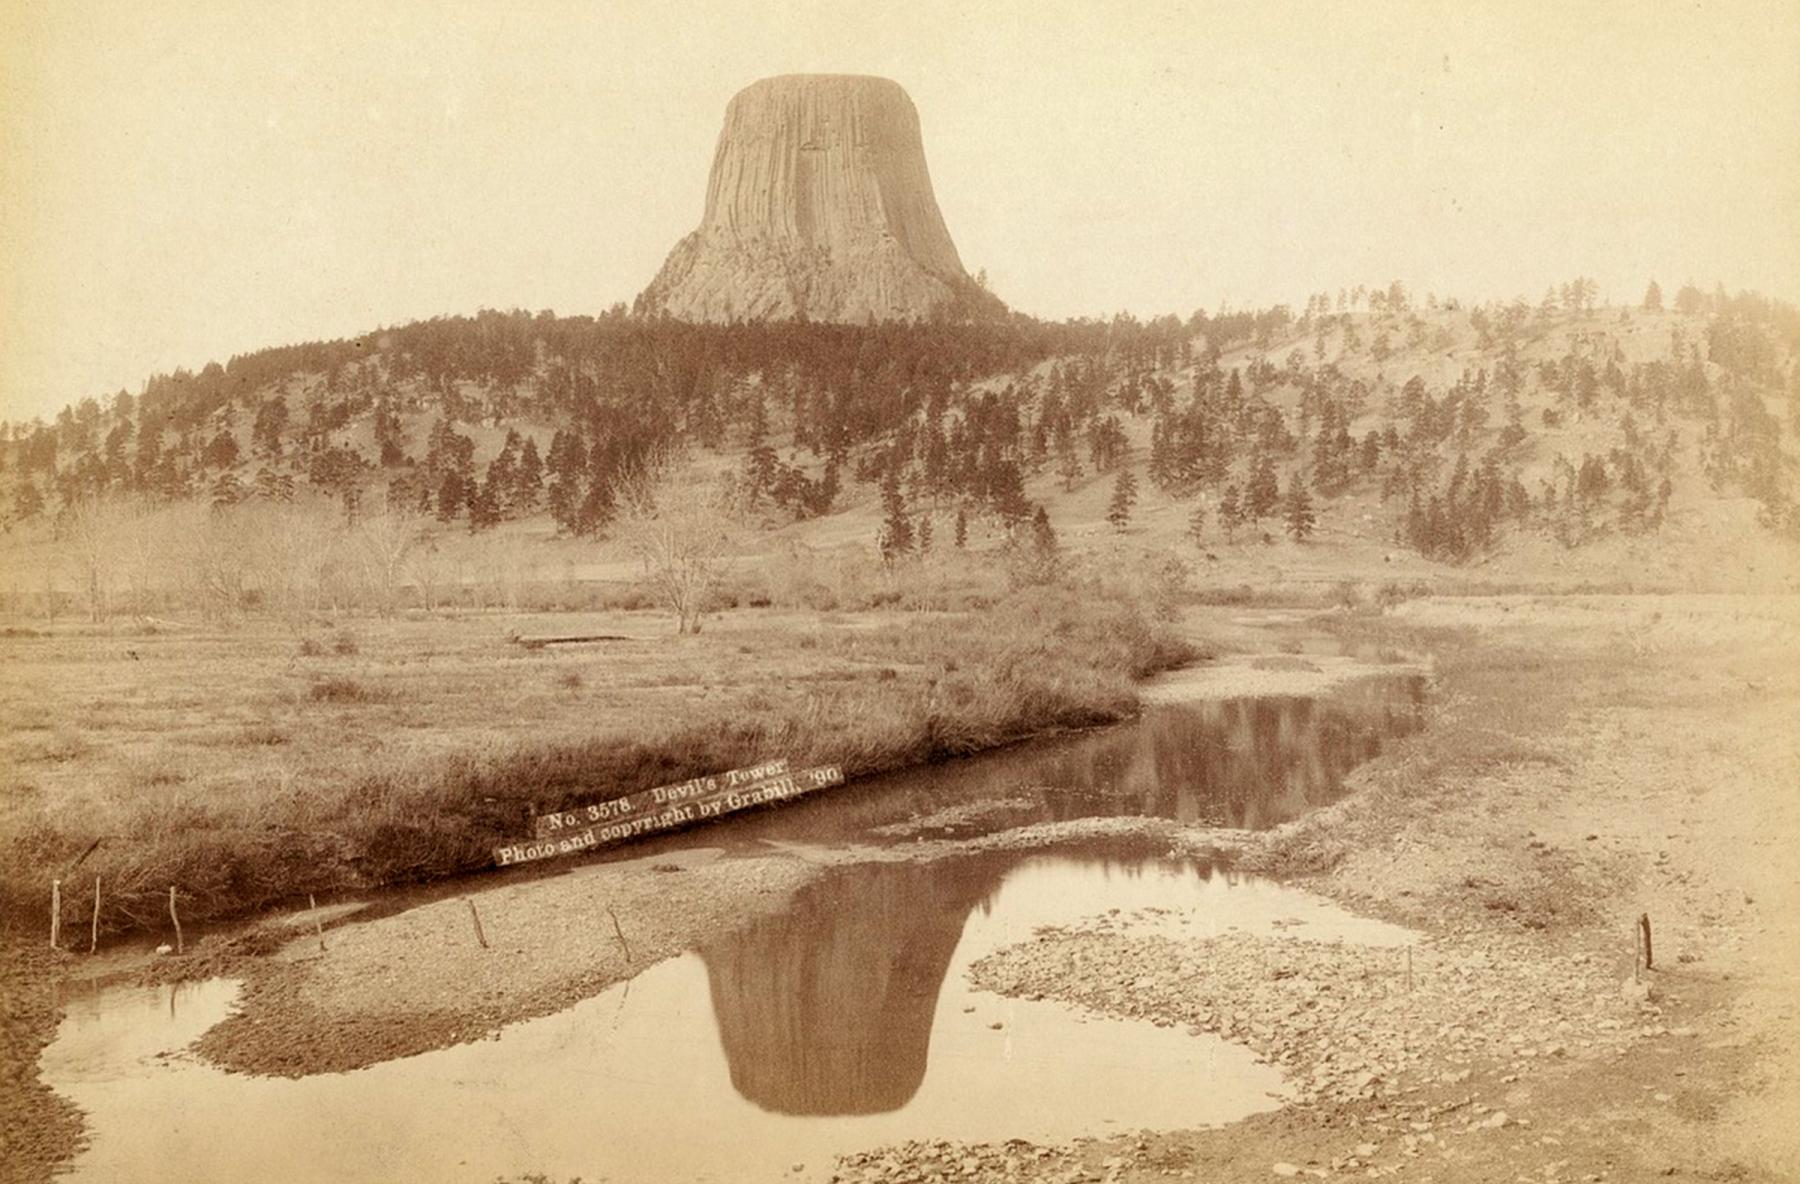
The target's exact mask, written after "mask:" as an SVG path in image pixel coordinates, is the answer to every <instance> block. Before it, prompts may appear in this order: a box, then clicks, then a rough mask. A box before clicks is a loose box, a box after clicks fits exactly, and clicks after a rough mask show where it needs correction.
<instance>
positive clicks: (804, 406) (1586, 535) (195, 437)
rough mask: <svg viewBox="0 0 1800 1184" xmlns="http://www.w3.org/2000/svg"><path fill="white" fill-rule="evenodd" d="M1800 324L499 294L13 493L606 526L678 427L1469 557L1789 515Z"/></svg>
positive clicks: (1437, 303)
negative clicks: (874, 319)
mask: <svg viewBox="0 0 1800 1184" xmlns="http://www.w3.org/2000/svg"><path fill="white" fill-rule="evenodd" d="M1797 354H1800V311H1797V310H1795V309H1794V308H1792V307H1790V306H1787V305H1784V304H1781V303H1778V302H1773V301H1770V300H1766V299H1763V298H1761V297H1758V296H1754V295H1748V294H1744V295H1738V296H1735V297H1733V296H1728V295H1727V294H1725V293H1724V292H1723V291H1722V290H1719V291H1715V292H1714V293H1711V294H1708V293H1705V292H1703V291H1701V290H1698V289H1696V288H1693V287H1691V286H1690V287H1685V288H1683V289H1681V290H1680V291H1679V292H1678V293H1677V294H1676V295H1675V296H1674V297H1673V298H1672V299H1669V300H1667V301H1666V302H1665V300H1664V298H1663V294H1662V292H1661V290H1660V289H1659V288H1658V287H1657V286H1656V285H1655V284H1652V285H1651V286H1650V288H1649V290H1648V291H1647V292H1646V293H1645V294H1644V296H1643V298H1642V300H1641V301H1638V302H1634V303H1633V304H1631V305H1629V306H1610V307H1605V306H1598V305H1597V304H1596V293H1595V288H1594V285H1593V284H1592V283H1591V281H1586V280H1575V281H1571V282H1569V283H1567V284H1564V285H1561V286H1560V287H1559V288H1555V289H1552V290H1551V291H1549V292H1547V293H1546V294H1545V296H1544V298H1543V299H1542V301H1540V302H1538V303H1536V304H1531V303H1528V302H1525V301H1517V302H1513V303H1510V304H1490V305H1482V306H1464V305H1460V304H1459V303H1458V302H1456V301H1454V300H1440V299H1438V298H1437V297H1435V296H1428V297H1426V298H1425V299H1424V300H1419V299H1417V298H1415V297H1413V296H1411V295H1410V294H1409V293H1408V292H1407V291H1406V290H1405V289H1404V288H1403V287H1402V286H1401V285H1399V284H1397V283H1396V284H1391V285H1389V286H1387V287H1385V288H1377V289H1364V288H1357V289H1354V290H1346V291H1340V292H1337V293H1335V294H1332V293H1321V294H1318V295H1315V296H1314V297H1312V298H1311V299H1310V300H1308V302H1307V303H1306V306H1305V307H1304V309H1302V310H1301V311H1300V312H1299V314H1298V315H1296V314H1295V313H1294V311H1293V310H1291V309H1290V308H1288V307H1286V306H1277V307H1275V308H1271V309H1266V310H1260V311H1240V312H1232V313H1220V314H1218V315H1208V314H1206V313H1203V312H1202V313H1195V314H1194V315H1193V316H1192V317H1190V318H1188V319H1187V320H1186V321H1182V320H1180V319H1178V318H1175V317H1163V318H1160V319H1157V320H1153V321H1148V322H1142V321H1138V320H1135V319H1132V318H1129V317H1119V318H1115V319H1113V320H1111V321H1106V322H1100V321H1079V322H1068V323H1062V324H1050V323H1044V322H1039V321H1034V320H1031V319H1028V318H1024V317H1014V318H1012V319H1011V320H1009V321H1006V322H1003V323H992V324H952V323H939V324H916V325H901V324H884V325H873V326H867V327H850V326H838V325H822V324H809V323H805V322H801V323H768V324H739V325H731V326H705V325H692V324H686V323H682V322H677V321H673V320H668V319H647V318H642V317H636V316H632V315H628V314H626V313H625V312H624V311H623V310H622V309H616V310H614V311H613V312H610V313H608V314H606V315H604V316H601V317H597V318H594V317H556V316H554V315H552V314H550V313H538V314H535V315H532V314H527V313H522V312H514V313H499V312H483V313H481V314H479V315H477V316H475V317H472V318H470V317H452V318H441V319H436V320H432V321H426V322H420V323H415V324H410V325H405V326H400V327H397V328H392V329H386V330H382V331H380V332H377V333H373V334H370V335H369V336H367V337H363V338H358V339H354V340H341V341H331V342H314V343H308V344H303V345H295V346H285V347H281V348H276V349H269V350H264V351H261V352H259V353H255V354H250V355H246V356H243V357H236V358H232V359H230V360H229V361H227V362H225V363H224V364H222V365H221V364H218V363H213V364H209V365H207V366H206V367H205V368H204V369H202V370H200V371H199V372H198V373H188V372H186V371H178V372H176V373H174V374H168V375H158V376H156V377H154V378H152V379H150V380H149V381H148V382H147V383H146V384H145V385H144V387H143V389H142V390H141V392H139V393H138V394H135V395H134V394H132V393H130V392H127V391H120V392H118V393H117V394H116V395H114V396H112V397H111V398H109V399H99V398H90V399H84V400H82V401H81V402H80V403H78V404H76V405H74V406H71V407H67V408H64V410H63V411H62V412H61V413H60V414H59V415H58V416H57V417H56V419H55V421H54V422H51V423H43V422H34V423H29V424H19V423H12V424H6V425H4V426H3V427H0V489H3V490H4V497H3V499H0V504H3V506H4V510H3V513H4V517H5V523H6V528H7V530H8V532H9V533H16V534H20V535H27V536H37V535H41V534H42V533H43V532H46V531H48V532H52V533H54V532H56V531H57V530H58V529H59V523H61V524H63V525H66V524H67V522H68V520H69V516H70V515H71V514H73V513H76V512H77V511H78V510H79V509H80V507H82V506H83V505H88V504H92V503H94V502H95V501H96V500H109V501H116V500H121V499H123V500H131V501H136V502H141V503H146V504H155V503H171V502H181V501H188V502H194V501H198V502H202V503H205V504H209V505H212V506H216V507H227V506H233V505H238V504H244V503H252V502H258V501H264V502H274V503H284V502H290V501H293V500H294V499H296V498H302V499H305V498H313V499H319V498H329V499H332V500H333V501H334V502H335V503H337V504H338V505H339V506H340V507H341V512H342V513H343V514H344V515H345V516H346V517H347V518H348V519H352V520H353V519H356V518H358V517H360V516H364V515H368V514H371V513H375V512H381V511H384V510H388V509H393V510H396V511H404V512H406V513H407V514H409V515H411V514H416V515H420V516H424V517H426V518H427V520H429V519H435V520H437V521H438V522H440V523H442V524H444V526H443V527H442V528H441V529H451V528H454V529H458V530H462V529H466V530H469V531H473V532H482V531H488V530H494V529H504V528H505V527H506V524H507V523H509V522H517V521H522V520H527V521H538V522H546V523H547V525H551V524H553V527H554V530H555V532H556V533H559V534H562V535H565V536H575V537H583V536H604V535H605V533H606V531H607V529H608V525H609V523H610V521H611V518H612V515H613V512H614V506H613V495H614V490H615V487H616V483H617V481H618V479H619V477H620V475H621V474H623V473H625V472H627V471H629V470H630V469H631V468H632V466H633V465H634V464H635V463H636V462H637V461H638V460H640V459H641V458H642V457H643V456H645V455H646V453H648V452H649V451H650V450H653V449H658V448H662V447H664V446H668V445H680V446H686V447H689V448H691V449H694V450H697V451H699V452H701V453H703V454H707V455H710V456H713V457H714V458H716V461H717V464H718V465H719V466H720V467H722V468H728V469H730V470H731V471H733V472H735V473H736V474H737V475H738V477H739V478H740V479H741V481H742V486H741V488H742V489H743V491H744V492H745V494H746V496H747V500H748V501H749V502H750V503H751V505H752V506H753V507H755V509H756V511H757V513H758V514H759V516H760V518H761V520H762V521H763V523H764V524H765V525H767V526H776V525H780V524H781V523H783V522H788V521H797V520H811V519H820V518H830V517H832V516H835V515H840V514H843V513H845V512H846V511H860V512H861V514H862V516H863V517H865V518H868V519H870V522H869V523H868V529H866V530H864V531H863V534H864V536H866V537H864V539H863V541H865V542H867V543H869V544H874V545H879V547H880V548H881V550H882V552H883V554H884V556H885V557H886V558H888V559H889V560H893V559H895V558H898V557H899V556H900V555H901V554H903V553H905V552H907V551H910V550H913V549H916V548H919V547H921V546H927V547H928V546H930V545H931V539H932V532H933V526H932V523H933V521H934V520H936V519H937V518H938V517H939V516H940V515H942V516H943V521H942V522H941V523H939V524H938V526H937V530H938V531H939V532H940V533H939V534H938V536H937V537H938V539H939V541H940V543H943V544H949V543H951V541H952V540H951V538H950V534H951V532H952V531H954V534H955V537H956V540H957V541H960V540H961V538H962V536H963V534H964V532H965V531H966V530H967V525H968V523H969V521H971V520H981V521H985V522H986V523H988V524H989V525H990V526H994V527H997V528H1001V529H1011V528H1013V527H1019V528H1027V527H1029V528H1030V530H1028V531H1021V532H1020V533H1031V534H1035V536H1036V537H1038V538H1040V539H1042V538H1045V537H1055V535H1056V533H1057V532H1064V534H1065V535H1066V534H1067V532H1068V529H1069V528H1071V527H1075V528H1081V527H1084V526H1097V525H1098V524H1099V523H1100V522H1101V521H1102V519H1104V521H1105V523H1106V524H1107V527H1108V528H1110V529H1114V530H1118V531H1127V532H1128V531H1131V530H1133V529H1136V526H1134V523H1137V522H1140V521H1141V516H1140V506H1148V505H1150V504H1151V503H1155V504H1156V505H1158V506H1159V507H1161V508H1162V510H1163V513H1162V515H1161V518H1162V519H1166V518H1167V517H1168V510H1169V507H1171V506H1178V507H1179V513H1180V515H1181V519H1182V523H1183V527H1184V530H1185V532H1186V533H1188V534H1190V535H1191V536H1192V538H1193V539H1194V540H1195V542H1196V543H1198V544H1199V545H1200V546H1202V547H1206V548H1216V547H1231V546H1237V545H1241V544H1247V543H1250V542H1261V541H1264V540H1268V539H1272V538H1277V537H1281V536H1286V537H1287V538H1289V539H1292V540H1295V541H1304V540H1307V539H1308V538H1311V537H1313V536H1314V535H1315V534H1318V533H1319V532H1321V531H1323V530H1325V529H1326V528H1330V529H1332V530H1334V531H1336V532H1338V533H1340V534H1345V533H1347V534H1350V535H1356V536H1360V537H1364V538H1366V539H1369V540H1376V541H1378V542H1379V543H1380V544H1381V545H1383V546H1387V547H1399V548H1403V549H1410V550H1411V551H1415V552H1417V553H1419V554H1420V555H1422V556H1425V557H1427V558H1429V559H1431V560H1435V561H1440V562H1443V563H1451V564H1456V563H1464V562H1467V561H1470V560H1472V559H1475V558H1478V557H1481V556H1484V555H1487V554H1490V553H1492V552H1493V551H1495V549H1496V548H1500V547H1503V546H1505V545H1506V541H1507V540H1508V539H1509V538H1510V539H1521V538H1533V539H1543V540H1553V541H1554V542H1555V543H1556V544H1558V545H1560V546H1562V547H1565V548H1579V547H1581V546H1583V545H1584V544H1587V543H1590V542H1593V541H1594V540H1596V539H1600V538H1604V537H1608V536H1617V535H1630V536H1645V537H1654V536H1655V535H1656V533H1657V532H1658V531H1659V530H1660V529H1661V528H1662V526H1663V525H1664V524H1665V522H1666V521H1667V520H1668V518H1669V515H1670V513H1671V506H1672V505H1677V504H1682V503H1686V504H1690V505H1695V504H1699V503H1700V502H1703V501H1705V500H1707V499H1715V500H1719V499H1723V500H1731V499H1745V498H1748V499H1753V501H1754V503H1755V506H1756V518H1757V521H1758V522H1759V524H1760V526H1761V528H1762V530H1764V531H1765V532H1767V533H1768V534H1769V535H1770V536H1771V537H1776V536H1778V537H1780V538H1783V539H1786V540H1788V541H1790V542H1791V541H1793V540H1795V539H1796V538H1800V509H1797V508H1796V502H1795V486H1796V483H1795V470H1796V464H1797V463H1800V462H1797V461H1796V454H1797V453H1800V440H1797V439H1796V431H1797V426H1800V366H1797V364H1796V356H1797ZM1096 487H1098V492H1093V493H1090V492H1088V491H1091V490H1095V489H1096ZM857 520H858V521H860V520H861V519H857ZM1034 520H1035V527H1031V524H1032V523H1033V522H1034ZM953 523H954V524H953ZM827 533H829V532H827ZM839 533H841V532H839ZM921 536H923V537H921Z"/></svg>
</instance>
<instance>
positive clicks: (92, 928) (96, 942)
mask: <svg viewBox="0 0 1800 1184" xmlns="http://www.w3.org/2000/svg"><path fill="white" fill-rule="evenodd" d="M99 948H100V877H99V876H95V877H94V919H93V921H92V922H91V923H90V925H89V927H88V953H90V954H91V953H93V952H94V951H95V950H97V949H99Z"/></svg>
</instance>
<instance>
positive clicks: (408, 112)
mask: <svg viewBox="0 0 1800 1184" xmlns="http://www.w3.org/2000/svg"><path fill="white" fill-rule="evenodd" d="M807 71H818V72H853V73H871V74H881V75H885V76H887V77H890V78H893V79H894V80H896V81H898V82H899V83H900V84H901V85H903V86H904V87H905V88H906V89H907V91H908V92H909V93H910V94H911V95H912V98H913V101H914V103H915V104H916V105H917V107H918V109H919V116H920V120H921V123H922V125H923V130H924V138H925V150H926V158H927V160H928V161H929V164H930V168H931V174H932V179H933V182H934V185H935V188H936V191H937V197H938V202H939V204H940V205H941V206H942V208H943V211H944V216H945V219H946V221H947V222H948V224H949V227H950V231H951V234H952V235H953V237H954V238H955V240H956V243H957V246H958V248H959V250H960V252H961V254H962V257H963V260H964V262H965V263H966V264H967V265H968V267H969V269H970V270H971V271H974V270H976V269H978V268H986V269H987V271H988V275H989V277H990V281H991V284H992V287H993V289H994V291H995V292H996V293H998V294H999V295H1000V296H1001V297H1002V298H1003V299H1005V300H1006V301H1007V302H1008V303H1010V304H1011V305H1012V306H1013V307H1015V308H1018V309H1021V310H1023V311H1025V312H1029V313H1033V314H1036V315H1039V316H1045V317H1056V318H1060V317H1064V316H1074V315H1096V316H1105V315H1111V314H1112V313H1114V312H1118V311H1129V312H1132V313H1136V314H1138V315H1139V316H1144V317H1149V316H1154V315H1158V314H1161V313H1165V312H1173V313H1177V314H1179V315H1182V316H1186V315H1187V314H1188V313H1190V312H1192V311H1193V310H1194V309H1195V308H1202V307H1203V308H1207V309H1215V308H1217V307H1218V305H1219V304H1220V302H1221V301H1226V302H1230V303H1231V304H1233V305H1243V304H1267V303H1273V302H1275V301H1287V302H1289V303H1292V304H1295V305H1296V306H1297V305H1299V304H1300V303H1301V302H1302V301H1304V299H1305V297H1306V295H1307V294H1308V293H1309V292H1312V291H1316V290H1325V289H1330V290H1335V289H1336V288H1338V287H1340V286H1345V285H1354V284H1356V283H1359V282H1360V283H1370V284H1375V283H1385V282H1386V281H1387V280H1390V279H1396V278H1397V279H1400V280H1402V281H1404V282H1405V283H1407V284H1408V285H1409V286H1411V287H1412V288H1414V289H1415V290H1416V291H1418V292H1421V293H1423V292H1425V291H1427V290H1435V291H1437V292H1440V293H1453V294H1456V295H1460V296H1463V297H1465V298H1473V299H1486V298H1491V297H1511V296H1515V295H1526V296H1529V297H1532V298H1534V299H1535V298H1536V296H1537V295H1539V294H1540V293H1541V292H1542V291H1543V289H1544V287H1545V286H1546V285H1547V284H1549V283H1552V282H1559V281H1561V280H1564V279H1568V278H1570V277H1573V276H1575V275H1578V274H1585V275H1591V276H1593V277H1595V278H1597V279H1598V280H1599V281H1600V284H1601V287H1602V290H1603V292H1604V293H1605V294H1606V295H1607V296H1609V297H1611V298H1614V299H1630V300H1635V299H1637V297H1638V296H1639V295H1640V294H1641V293H1642V290H1643V287H1644V284H1645V282H1646V281H1647V280H1648V279H1649V278H1650V277H1651V276H1653V275H1654V276H1655V277H1657V278H1658V279H1660V280H1661V281H1662V283H1663V285H1664V286H1665V287H1666V288H1669V289H1670V290H1671V291H1673V288H1674V287H1675V286H1676V285H1678V284H1679V283H1681V282H1682V281H1683V280H1685V279H1689V278H1692V279H1694V280H1696V281H1698V282H1701V283H1702V284H1704V285H1706V286H1709V287H1710V285H1711V284H1712V283H1713V282H1714V281H1715V280H1717V281H1722V282H1724V283H1725V285H1726V286H1727V287H1728V288H1731V289H1733V290H1736V289H1738V288H1754V289H1758V290H1761V291H1764V292H1767V293H1769V294H1772V295H1779V296H1782V297H1784V298H1787V299H1790V300H1792V299H1796V298H1797V297H1800V215H1797V214H1796V211H1800V3H1795V2H1794V0H1731V2H1729V3H1723V2H1712V0H1705V2H1699V3H1682V4H1675V3H1660V2H1656V0H1627V2H1622V3H1581V2H1579V0H1553V2H1538V0H1508V2H1506V3H1493V4H1487V5H1476V4H1473V3H1471V2H1470V0H1442V2H1436V0H1433V2H1408V3H1381V2H1371V3H1365V4H1358V5H1343V4H1327V3H1319V2H1318V0H1306V2H1304V3H1298V4H1283V3H1269V2H1261V0H1259V2H1246V3H1229V4H1220V3H1125V2H1123V0H1120V2H1115V3H1104V4H1103V3H1074V2H1070V0H1031V2H1029V3H1024V2H1014V3H1003V2H993V3H984V2H980V0H958V2H950V3H939V2H936V0H910V2H908V3H904V4H894V3H887V4H880V5H867V6H863V5H858V4H853V3H847V2H842V0H840V2H836V3H800V2H788V3H782V2H779V0H776V2H770V0H762V2H758V3H724V2H718V3H715V2H713V0H687V2H685V3H678V4H675V3H662V2H643V3H638V2H635V0H634V2H622V3H585V4H577V3H563V2H547V0H512V2H510V3H498V2H494V0H481V2H479V3H438V2H427V0H393V2H389V3H380V4H374V3H367V2H366V0H349V2H340V0H315V2H306V0H284V2H283V3H279V4H273V3H266V2H265V0H149V2H146V0H129V2H108V3H95V2H91V0H51V2H43V3H37V2H23V0H0V280H3V282H0V416H3V417H7V418H13V419H19V418H25V417H29V416H31V415H34V414H49V413H51V412H53V411H54V410H55V409H56V408H57V407H59V406H61V405H62V404H64V403H66V402H69V401H71V400H73V399H76V398H79V397H81V396H83V395H87V394H95V395H105V394H107V393H110V392H112V391H116V390H117V389H119V388H120V387H125V388H127V389H130V390H133V391H136V390H138V389H139V388H140V386H141V384H142V382H143V380H144V379H145V378H146V377H148V376H149V374H151V373H152V372H155V371H167V370H172V369H174V368H175V367H177V366H187V367H189V368H192V369H198V368H199V367H200V366H201V365H203V364H204V363H205V362H207V361H208V360H211V359H217V360H220V361H223V360H224V359H225V358H227V357H229V356H230V355H231V354H234V353H243V352H249V351H252V350H255V349H258V348H261V347H264V346H269V345H277V344H283V343H288V342H294V341H303V340H308V339H314V338H321V337H339V336H349V335H352V334H355V333H358V332H362V331H365V330H368V329H372V328H375V327H377V326H379V325H382V324H390V323H397V322H401V321H407V320H413V319H418V318H424V317H430V316H434V315H438V314H451V313H473V312H475V311H476V310H477V309H480V308H483V307H492V308H512V307H520V308H526V309H531V310H534V311H535V310H538V309H543V308H551V309H555V310H556V311H557V312H559V313H563V314H572V313H584V312H587V313H593V312H600V311H603V310H604V309H605V308H606V307H607V306H609V305H611V304H612V303H614V302H616V301H626V302H629V301H630V300H631V299H632V297H633V296H635V295H636V294H637V292H638V291H639V290H640V289H641V288H642V287H643V286H644V285H645V284H646V283H648V282H649V280H650V278H651V277H652V276H653V275H654V274H655V272H656V270H657V268H658V266H660V264H661V262H662V259H663V256H664V255H665V254H666V253H667V251H668V250H669V248H670V247H671V246H673V245H674V243H675V241H676V240H677V239H678V238H679V237H680V236H681V235H683V234H685V233H686V232H687V231H689V230H691V229H693V228H694V226H696V225H697V224H698V222H699V219H700V212H701V207H702V205H703V203H704V198H705V185H706V175H707V170H708V167H709V166H710V164H711V161H712V151H713V145H714V141H715V139H716V137H717V135H718V131H719V126H720V122H721V119H722V116H723V114H724V109H725V104H726V102H727V100H729V99H730V97H731V96H732V94H733V93H735V92H736V91H737V90H739V89H741V88H742V87H744V86H745V85H747V84H749V83H750V82H753V81H755V80H756V79H758V78H762V77H766V76H768V75H772V74H784V73H795V72H807Z"/></svg>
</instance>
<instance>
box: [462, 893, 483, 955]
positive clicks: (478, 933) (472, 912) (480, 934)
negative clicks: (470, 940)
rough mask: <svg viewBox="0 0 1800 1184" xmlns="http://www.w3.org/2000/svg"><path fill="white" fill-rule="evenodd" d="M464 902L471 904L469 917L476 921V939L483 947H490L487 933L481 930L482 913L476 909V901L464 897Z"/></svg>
mask: <svg viewBox="0 0 1800 1184" xmlns="http://www.w3.org/2000/svg"><path fill="white" fill-rule="evenodd" d="M463 903H464V904H466V905H468V906H469V919H470V920H471V921H473V922H475V940H476V941H478V942H480V943H481V948H482V949H484V950H485V949H487V948H488V944H487V934H485V933H483V932H482V931H481V914H480V913H478V912H476V911H475V902H474V901H472V900H470V899H469V898H468V897H466V896H465V897H463Z"/></svg>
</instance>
